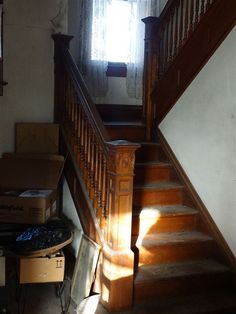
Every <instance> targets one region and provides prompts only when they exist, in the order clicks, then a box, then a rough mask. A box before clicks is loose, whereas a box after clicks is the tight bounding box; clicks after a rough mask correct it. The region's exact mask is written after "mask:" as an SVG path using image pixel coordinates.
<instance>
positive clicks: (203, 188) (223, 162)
mask: <svg viewBox="0 0 236 314" xmlns="http://www.w3.org/2000/svg"><path fill="white" fill-rule="evenodd" d="M235 117H236V28H234V30H233V31H232V32H231V33H230V34H229V35H228V37H227V38H226V39H225V41H224V42H223V44H222V45H221V46H220V47H219V48H218V50H217V51H216V53H215V54H214V55H213V57H212V58H211V59H210V61H209V62H208V63H207V65H206V66H205V67H204V68H203V69H202V71H201V72H200V73H199V75H198V76H197V77H196V79H195V80H194V81H193V82H192V84H191V85H190V87H189V88H188V89H187V90H186V91H185V93H184V94H183V95H182V97H181V98H180V99H179V101H178V102H177V104H176V105H175V106H174V107H173V108H172V110H171V111H170V112H169V114H168V115H167V116H166V118H165V119H164V120H163V122H162V123H161V125H160V129H161V131H162V132H163V134H164V136H165V137H166V139H167V141H168V143H169V144H170V146H171V148H172V149H173V151H174V153H175V154H176V156H177V158H178V160H179V161H180V163H181V165H182V167H183V168H184V170H185V171H186V173H187V175H188V176H189V178H190V180H191V182H192V184H193V185H194V187H195V188H196V190H197V192H198V193H199V195H200V197H201V199H202V200H203V202H204V204H205V205H206V207H207V208H208V210H209V212H210V214H211V215H212V217H213V219H214V220H215V222H216V224H217V226H218V228H219V229H220V231H221V232H222V233H223V235H224V237H225V239H226V241H227V242H228V244H229V246H230V248H231V249H232V251H233V253H234V254H236V122H235Z"/></svg>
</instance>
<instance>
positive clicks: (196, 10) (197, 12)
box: [194, 0, 200, 28]
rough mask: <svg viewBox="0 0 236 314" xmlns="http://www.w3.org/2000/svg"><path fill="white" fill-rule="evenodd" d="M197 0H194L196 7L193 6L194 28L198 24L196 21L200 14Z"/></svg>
mask: <svg viewBox="0 0 236 314" xmlns="http://www.w3.org/2000/svg"><path fill="white" fill-rule="evenodd" d="M199 1H200V0H196V7H195V21H194V24H195V25H194V28H195V27H196V25H197V24H198V21H199V16H200V13H199Z"/></svg>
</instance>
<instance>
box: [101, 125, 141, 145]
mask: <svg viewBox="0 0 236 314" xmlns="http://www.w3.org/2000/svg"><path fill="white" fill-rule="evenodd" d="M106 129H107V131H108V134H109V136H110V138H111V139H112V140H127V141H131V142H139V141H144V140H145V129H144V128H142V127H140V128H139V127H137V128H125V127H124V128H122V127H121V128H114V127H110V126H107V127H106Z"/></svg>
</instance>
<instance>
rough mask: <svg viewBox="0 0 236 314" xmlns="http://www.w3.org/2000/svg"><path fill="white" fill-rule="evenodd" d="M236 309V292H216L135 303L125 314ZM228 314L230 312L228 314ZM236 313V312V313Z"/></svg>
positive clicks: (189, 313) (200, 313) (196, 313)
mask: <svg viewBox="0 0 236 314" xmlns="http://www.w3.org/2000/svg"><path fill="white" fill-rule="evenodd" d="M231 308H232V309H235V308H236V298H235V292H234V291H233V292H232V291H228V290H223V289H222V290H216V291H208V292H207V293H206V292H202V293H194V294H192V295H184V296H177V297H164V298H158V299H151V300H146V301H143V302H135V304H134V309H133V311H127V312H126V311H125V312H124V313H127V314H131V313H136V309H137V310H138V312H137V313H140V314H141V313H145V314H146V313H149V314H154V313H155V314H156V313H158V314H180V313H181V314H204V313H205V314H209V313H214V311H215V310H216V311H217V313H219V312H218V311H222V312H221V313H223V310H224V309H225V310H227V309H231ZM226 313H228V312H226ZM231 313H233V312H231ZM235 313H236V311H235Z"/></svg>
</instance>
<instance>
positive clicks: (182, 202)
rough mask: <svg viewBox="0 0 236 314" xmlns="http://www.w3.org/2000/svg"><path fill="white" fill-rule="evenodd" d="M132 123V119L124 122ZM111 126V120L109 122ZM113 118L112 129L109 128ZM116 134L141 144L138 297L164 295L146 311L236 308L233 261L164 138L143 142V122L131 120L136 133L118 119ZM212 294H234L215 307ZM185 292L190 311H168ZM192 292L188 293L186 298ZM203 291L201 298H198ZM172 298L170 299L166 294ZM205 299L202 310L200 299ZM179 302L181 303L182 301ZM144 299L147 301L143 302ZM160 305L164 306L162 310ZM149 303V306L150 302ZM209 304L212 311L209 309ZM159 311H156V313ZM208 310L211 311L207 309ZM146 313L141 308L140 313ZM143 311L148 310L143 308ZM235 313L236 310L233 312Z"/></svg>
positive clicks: (135, 227)
mask: <svg viewBox="0 0 236 314" xmlns="http://www.w3.org/2000/svg"><path fill="white" fill-rule="evenodd" d="M125 124H126V125H128V121H126V122H125ZM105 125H106V124H105ZM111 125H112V122H111V121H110V122H109V126H108V132H110V126H111ZM115 125H116V127H113V131H112V132H113V136H114V137H115V138H116V137H119V138H120V139H121V135H122V136H123V138H122V139H127V138H126V136H127V137H128V139H129V140H132V136H133V140H134V141H137V140H138V138H140V141H139V142H140V144H141V148H140V149H138V150H137V152H136V164H135V178H134V192H133V219H132V247H133V251H134V254H135V280H134V302H135V304H136V303H137V302H140V301H142V302H143V301H145V302H147V300H149V299H150V300H155V302H156V303H158V302H157V301H158V300H159V303H158V305H157V306H156V310H155V309H153V307H155V306H154V305H152V311H150V312H147V313H160V314H161V313H168V314H169V313H178V314H180V313H181V314H182V313H189V314H190V313H231V311H232V310H233V311H235V313H236V300H235V302H233V303H232V302H231V301H232V300H231V297H230V296H232V294H234V293H236V290H235V286H234V282H235V272H234V269H233V265H232V263H231V262H230V261H229V259H227V258H226V257H225V255H224V254H223V253H222V247H220V246H219V245H218V243H217V241H216V240H215V238H214V233H212V232H209V230H210V229H209V227H208V223H209V221H205V220H204V215H202V213H201V212H200V211H199V208H197V207H196V206H195V202H194V201H193V200H192V196H191V195H190V194H189V190H188V189H187V188H186V186H185V185H184V184H183V181H181V180H180V179H179V178H180V175H179V173H178V172H176V169H175V167H174V166H173V164H172V162H171V161H170V160H169V159H168V158H167V154H166V147H165V149H163V147H162V145H161V144H160V142H159V143H152V142H143V139H142V136H140V137H139V136H137V134H139V132H140V130H139V126H138V125H136V126H135V125H134V124H133V123H131V125H132V132H130V133H127V132H123V130H122V124H119V123H117V122H116V123H115ZM212 293H215V294H216V295H222V300H223V298H224V297H225V296H228V297H229V298H230V300H231V301H230V302H229V305H227V304H226V302H223V301H222V304H221V305H219V306H218V307H216V308H215V309H213V308H214V304H213V301H212V300H213V299H212V296H211V295H212ZM183 295H184V296H185V297H186V298H192V299H191V300H194V301H192V302H196V307H194V304H193V303H192V304H191V311H190V310H189V312H188V311H186V312H184V311H183V312H178V307H179V306H180V305H176V312H175V309H174V308H172V309H171V310H168V306H169V305H168V304H169V303H168V302H167V301H166V310H165V301H163V300H167V299H168V298H173V297H174V298H177V299H176V300H178V301H177V304H180V303H181V302H182V301H181V298H183ZM187 295H189V296H188V297H187ZM196 296H198V297H196ZM166 298H167V299H166ZM201 298H204V300H205V301H204V302H205V304H206V306H205V308H206V310H204V305H203V304H201V306H202V309H201V312H200V311H199V312H197V310H196V309H197V308H198V307H197V306H198V304H197V302H198V301H197V300H200V299H201ZM178 302H179V303H178ZM144 304H145V303H144ZM160 304H162V306H161V307H162V309H161V310H160V312H159V311H157V309H158V308H159V306H160ZM147 308H148V307H147ZM209 308H210V310H209ZM155 311H156V312H155ZM208 311H209V312H208ZM140 313H141V312H140ZM143 313H146V311H144V312H143ZM232 313H234V312H232Z"/></svg>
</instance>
